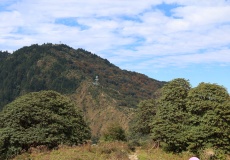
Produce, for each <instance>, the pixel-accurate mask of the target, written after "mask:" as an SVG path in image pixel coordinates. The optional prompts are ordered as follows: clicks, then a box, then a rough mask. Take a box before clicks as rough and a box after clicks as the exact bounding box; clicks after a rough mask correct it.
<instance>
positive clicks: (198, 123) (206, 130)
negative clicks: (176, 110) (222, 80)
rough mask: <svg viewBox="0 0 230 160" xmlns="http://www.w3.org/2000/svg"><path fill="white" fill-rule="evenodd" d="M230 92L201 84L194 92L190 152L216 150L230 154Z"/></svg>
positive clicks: (190, 101) (190, 100)
mask: <svg viewBox="0 0 230 160" xmlns="http://www.w3.org/2000/svg"><path fill="white" fill-rule="evenodd" d="M229 102H230V101H229V94H228V92H227V90H226V89H225V88H224V87H222V86H219V85H217V84H210V83H200V84H199V85H198V86H197V87H195V88H193V89H191V90H190V92H189V94H188V102H187V108H188V111H189V114H190V119H189V122H190V124H189V125H190V129H189V130H188V132H187V136H188V142H189V149H190V150H192V151H197V150H199V149H201V148H205V147H213V148H216V149H220V150H223V151H227V152H228V153H230V152H229V151H230V103H229Z"/></svg>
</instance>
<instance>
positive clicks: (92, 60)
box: [0, 43, 165, 135]
mask: <svg viewBox="0 0 230 160" xmlns="http://www.w3.org/2000/svg"><path fill="white" fill-rule="evenodd" d="M96 76H98V77H99V80H98V82H97V84H96V83H95V82H96V81H95V78H96ZM0 79H1V81H0V99H1V102H0V110H1V109H2V108H3V107H4V106H5V105H6V104H8V103H10V102H12V101H13V100H14V99H16V98H17V97H18V96H21V95H24V94H26V93H29V92H34V91H41V90H55V91H57V92H60V93H62V94H65V95H67V96H69V97H70V98H71V99H72V100H73V101H75V102H76V103H77V104H78V106H79V107H81V108H82V110H83V113H84V115H85V117H86V119H87V120H88V122H89V123H90V126H91V129H92V133H93V135H97V134H98V133H99V132H101V130H103V128H104V127H105V126H106V125H108V124H109V123H110V122H114V121H118V122H120V123H121V124H122V125H123V126H124V127H125V128H127V127H128V122H129V121H130V118H131V117H132V113H133V110H134V109H135V107H136V105H137V104H138V103H139V101H141V100H144V99H150V98H154V97H155V96H154V92H155V91H157V90H158V89H159V88H161V87H162V86H163V85H164V84H165V82H162V81H158V80H155V79H152V78H149V77H147V76H145V75H143V74H140V73H136V72H130V71H126V70H122V69H120V68H119V67H117V66H115V65H114V64H112V63H110V62H109V61H108V60H107V59H103V58H101V57H99V56H97V55H96V54H93V53H90V52H88V51H86V50H84V49H73V48H71V47H69V46H67V45H65V44H58V45H57V44H51V43H47V44H43V45H37V44H34V45H31V46H27V47H23V48H21V49H18V50H17V51H15V52H14V53H12V54H9V53H7V52H2V51H1V52H0Z"/></svg>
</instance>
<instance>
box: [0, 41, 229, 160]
mask: <svg viewBox="0 0 230 160" xmlns="http://www.w3.org/2000/svg"><path fill="white" fill-rule="evenodd" d="M96 77H98V78H96ZM95 78H96V79H95ZM0 79H1V81H0V100H1V101H0V154H1V156H0V158H9V157H14V156H16V155H18V154H21V153H23V152H29V150H30V148H31V147H40V146H43V147H45V148H46V149H55V148H58V147H59V145H67V146H73V145H80V144H83V143H85V142H86V141H88V140H89V139H91V140H92V142H94V143H99V142H102V141H110V142H111V141H112V142H113V141H124V143H126V144H124V143H122V144H121V145H122V146H124V145H127V147H128V149H127V153H128V152H130V151H129V150H131V151H133V150H135V147H140V146H141V147H144V146H146V144H150V146H151V149H153V148H161V149H163V150H164V151H166V152H172V153H174V154H178V155H179V154H181V153H185V152H187V153H191V154H193V155H197V156H199V157H202V156H204V155H205V156H206V158H203V159H210V160H211V159H212V160H213V159H216V160H224V159H226V157H227V155H229V154H230V95H229V93H228V92H227V90H226V88H224V86H220V85H218V84H210V83H204V82H201V83H200V84H199V85H198V86H196V87H194V88H192V87H191V84H190V83H189V80H186V79H183V78H177V79H173V80H172V81H170V82H167V83H166V82H162V81H157V80H154V79H151V78H148V77H147V76H145V75H143V74H139V73H136V72H130V71H126V70H121V69H120V68H118V67H117V66H115V65H113V64H111V63H110V62H109V61H108V60H106V59H103V58H101V57H99V56H97V55H95V54H92V53H90V52H88V51H86V50H84V49H73V48H71V47H69V46H67V45H64V44H58V45H56V44H51V43H48V44H43V45H37V44H35V45H32V46H29V47H23V48H21V49H19V50H17V51H15V52H14V53H13V54H9V53H8V52H2V51H0ZM100 145H102V146H103V144H100ZM118 148H119V147H118ZM116 150H117V149H116ZM91 151H92V150H91ZM91 151H90V152H91ZM95 152H96V151H95ZM119 152H120V151H119ZM108 153H113V151H109V152H108ZM148 153H149V151H148ZM206 153H207V154H206ZM100 154H103V156H105V155H104V153H100ZM119 154H121V153H119ZM123 156H124V157H126V159H128V158H127V155H123Z"/></svg>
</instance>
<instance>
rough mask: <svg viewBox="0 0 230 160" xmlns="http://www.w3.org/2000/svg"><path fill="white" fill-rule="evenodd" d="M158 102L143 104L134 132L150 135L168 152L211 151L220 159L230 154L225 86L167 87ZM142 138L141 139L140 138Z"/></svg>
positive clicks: (175, 83)
mask: <svg viewBox="0 0 230 160" xmlns="http://www.w3.org/2000/svg"><path fill="white" fill-rule="evenodd" d="M157 95H158V98H157V99H155V100H152V99H151V100H145V101H142V102H140V103H139V105H138V109H137V113H136V117H135V121H134V123H133V124H132V127H131V130H132V133H134V134H139V135H142V136H143V135H148V136H149V137H151V139H152V140H154V141H155V143H160V144H161V146H162V147H163V148H164V149H165V150H166V151H172V152H174V153H181V152H183V151H190V152H193V153H195V154H200V152H201V151H202V150H204V149H207V148H211V149H213V150H214V151H215V152H216V156H217V159H221V158H220V157H219V158H218V155H219V156H220V155H223V154H229V153H230V97H229V93H228V91H227V90H226V88H224V87H223V86H220V85H217V84H210V83H203V82H202V83H200V84H199V85H198V86H197V87H195V88H191V85H190V83H189V81H188V80H185V79H182V78H178V79H174V80H172V81H170V82H169V83H167V84H166V85H165V86H164V87H163V88H162V89H161V90H160V91H158V93H157ZM140 137H141V136H140Z"/></svg>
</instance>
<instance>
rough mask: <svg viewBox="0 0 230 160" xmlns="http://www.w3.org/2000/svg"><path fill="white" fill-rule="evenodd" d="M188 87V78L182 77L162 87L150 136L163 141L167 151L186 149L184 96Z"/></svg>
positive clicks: (186, 117)
mask: <svg viewBox="0 0 230 160" xmlns="http://www.w3.org/2000/svg"><path fill="white" fill-rule="evenodd" d="M190 88H191V86H190V83H189V82H188V80H185V79H182V78H178V79H174V80H172V81H170V82H169V83H167V84H166V85H165V86H164V87H163V88H162V91H161V96H160V98H159V107H158V110H157V113H156V117H155V118H154V120H153V123H152V126H153V129H152V138H153V139H154V140H156V141H161V142H165V143H166V144H167V146H166V148H165V149H167V150H169V151H173V152H180V151H183V150H185V149H186V145H187V144H186V139H185V135H184V131H185V130H186V129H187V125H186V123H187V119H188V114H187V112H186V98H187V95H188V92H189V90H190Z"/></svg>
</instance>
